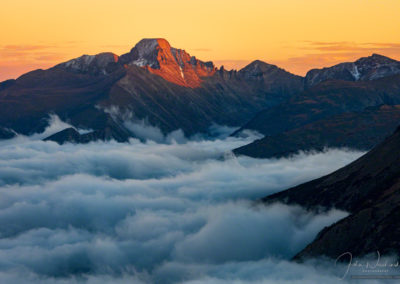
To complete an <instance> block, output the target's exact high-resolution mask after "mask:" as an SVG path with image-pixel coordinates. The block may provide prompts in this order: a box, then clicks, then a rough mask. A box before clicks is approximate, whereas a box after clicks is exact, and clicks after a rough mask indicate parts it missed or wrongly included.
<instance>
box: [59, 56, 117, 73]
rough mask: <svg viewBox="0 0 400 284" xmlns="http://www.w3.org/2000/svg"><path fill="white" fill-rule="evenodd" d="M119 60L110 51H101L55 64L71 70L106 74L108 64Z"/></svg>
mask: <svg viewBox="0 0 400 284" xmlns="http://www.w3.org/2000/svg"><path fill="white" fill-rule="evenodd" d="M118 61H119V57H118V55H116V54H114V53H111V52H103V53H99V54H96V55H86V54H85V55H82V56H80V57H78V58H75V59H72V60H69V61H67V62H64V63H61V64H59V65H57V66H56V68H63V69H67V70H70V71H72V72H79V73H90V74H94V75H99V74H103V75H106V74H108V73H109V72H108V71H109V70H110V69H111V68H109V67H110V65H112V64H114V63H117V62H118Z"/></svg>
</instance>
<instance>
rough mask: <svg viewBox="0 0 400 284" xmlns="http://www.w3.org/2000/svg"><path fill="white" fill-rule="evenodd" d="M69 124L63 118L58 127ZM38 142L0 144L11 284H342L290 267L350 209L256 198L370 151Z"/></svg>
mask: <svg viewBox="0 0 400 284" xmlns="http://www.w3.org/2000/svg"><path fill="white" fill-rule="evenodd" d="M57 125H58V126H57ZM60 125H61V127H64V126H66V125H62V122H60V121H58V120H57V119H56V118H55V117H53V119H52V123H51V125H50V126H49V127H48V129H47V131H49V129H53V130H54V129H56V128H57V129H58V128H60ZM222 132H224V131H222ZM225 132H226V131H225ZM39 138H40V137H39V136H35V137H29V138H24V139H22V138H21V137H17V138H15V139H12V140H8V141H3V142H2V143H1V145H0V194H1V196H2V198H1V199H0V282H2V283H3V282H4V283H179V282H192V281H193V282H192V283H196V281H197V283H204V282H207V283H208V282H209V283H212V282H215V283H224V282H226V283H228V282H229V283H234V282H235V281H236V282H237V283H249V282H258V283H262V282H266V283H268V281H269V282H271V283H276V282H279V281H281V282H282V283H290V281H291V280H293V277H294V276H293V275H298V276H296V277H297V278H296V279H299V283H300V280H303V281H306V282H307V281H309V280H311V279H317V280H318V281H319V280H321V281H323V280H327V281H328V280H329V281H331V282H332V283H334V282H333V281H334V280H333V279H336V280H337V277H336V276H335V275H334V273H330V272H329V273H328V272H326V269H325V268H323V269H322V268H321V269H322V270H321V271H317V270H316V269H315V268H313V266H309V265H307V264H303V265H299V264H293V263H290V262H288V261H287V260H288V259H290V258H291V257H292V256H293V255H294V254H296V253H297V252H298V251H299V250H301V249H302V248H303V247H304V246H306V245H307V244H308V243H309V242H311V241H312V239H313V238H314V237H315V236H316V234H317V233H318V232H319V231H320V230H321V229H322V228H323V227H325V226H328V225H330V224H331V223H333V222H335V221H337V220H339V219H341V218H343V217H345V216H346V213H345V212H342V211H338V210H332V211H329V212H327V213H325V214H321V215H314V214H312V213H310V212H307V211H305V210H303V209H301V208H299V207H293V206H286V205H282V204H274V205H271V206H268V207H265V206H259V205H256V204H255V203H254V202H253V201H254V200H257V199H258V198H260V197H262V196H265V195H267V194H270V193H274V192H277V191H279V190H282V189H284V188H286V187H289V186H293V185H295V184H298V183H300V182H303V181H306V180H309V179H312V178H315V177H318V176H321V175H323V174H326V173H329V172H331V171H332V170H334V169H336V168H339V167H341V166H343V165H345V164H347V163H348V162H350V161H352V160H354V159H355V158H357V157H359V156H360V155H361V153H359V152H351V151H343V150H334V149H331V150H328V151H327V152H324V153H313V154H311V155H306V154H304V153H303V154H299V155H297V156H294V157H292V158H289V159H271V160H262V159H253V158H248V157H239V158H236V157H234V156H233V155H231V154H230V150H231V149H232V148H235V147H238V146H240V145H244V144H247V143H249V142H250V141H252V139H254V137H251V136H246V137H240V138H234V137H225V138H217V139H214V140H205V139H196V140H186V141H185V142H182V143H181V144H179V143H174V142H171V143H168V144H166V143H164V142H163V143H157V142H154V141H147V142H141V141H140V140H137V139H131V141H130V143H125V144H121V143H116V142H113V141H110V142H96V143H89V144H86V145H75V144H65V145H58V144H56V143H54V142H50V141H49V142H43V141H40V140H37V139H39ZM329 281H328V282H326V283H329ZM303 283H304V282H303ZM309 283H310V282H309Z"/></svg>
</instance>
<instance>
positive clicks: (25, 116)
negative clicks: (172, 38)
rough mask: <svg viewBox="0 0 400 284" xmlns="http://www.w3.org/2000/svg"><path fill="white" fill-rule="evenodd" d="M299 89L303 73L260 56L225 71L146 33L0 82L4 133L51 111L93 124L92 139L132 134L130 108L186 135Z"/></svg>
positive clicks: (238, 119)
mask: <svg viewBox="0 0 400 284" xmlns="http://www.w3.org/2000/svg"><path fill="white" fill-rule="evenodd" d="M302 89H303V78H302V77H300V76H296V75H293V74H290V73H289V72H286V71H284V70H282V69H280V68H278V67H276V66H274V65H269V64H267V63H263V62H260V61H255V62H253V63H251V64H249V65H248V66H247V67H246V68H244V69H242V70H240V71H227V70H225V69H223V68H221V69H217V68H215V67H214V65H213V63H212V62H203V61H200V60H198V59H196V58H195V57H193V56H192V57H191V56H190V55H189V54H187V53H186V52H185V51H184V50H180V49H175V48H172V47H171V46H170V45H169V43H168V42H167V41H166V40H164V39H143V40H141V41H140V42H139V43H138V44H137V45H136V46H135V47H134V48H133V49H132V50H131V51H130V52H129V53H127V54H124V55H122V56H117V55H115V54H112V53H101V54H98V55H94V56H89V55H84V56H81V57H79V58H76V59H73V60H70V61H68V62H65V63H62V64H59V65H57V66H55V67H53V68H50V69H48V70H36V71H32V72H29V73H27V74H24V75H22V76H21V77H19V78H18V79H17V80H9V81H6V82H3V83H1V84H0V112H1V114H2V115H1V116H0V127H1V129H2V130H1V131H0V135H2V136H1V137H3V138H7V137H9V136H10V135H12V133H13V131H15V132H17V133H22V134H30V133H33V132H37V131H41V130H43V129H44V127H45V126H46V124H47V120H46V118H47V117H48V114H49V113H54V114H57V115H58V116H59V117H60V118H61V119H63V120H65V121H68V122H69V123H70V124H72V125H73V126H75V127H77V128H86V129H93V130H94V131H95V133H93V135H92V136H91V139H102V138H105V139H112V138H116V139H117V140H118V141H126V140H127V139H128V138H129V137H130V136H134V134H133V133H130V131H129V130H128V129H126V127H125V126H124V124H123V120H124V115H126V114H127V113H130V114H131V115H132V117H133V118H134V119H137V120H141V119H145V120H146V121H147V122H148V123H149V124H151V125H153V126H157V127H159V128H160V129H161V130H162V131H163V132H164V133H168V132H171V131H174V130H177V129H182V130H183V132H184V133H185V134H186V135H188V136H189V135H192V134H195V133H199V132H203V133H206V132H207V131H208V129H209V127H210V126H211V125H212V124H215V123H216V124H221V125H228V126H238V125H242V124H244V123H245V122H246V121H248V120H250V119H251V118H252V117H253V116H254V115H255V114H256V113H257V112H258V111H260V110H262V109H266V108H269V107H271V106H274V105H277V104H279V103H281V102H283V101H285V100H287V99H288V98H290V97H291V96H293V95H294V94H296V93H299V92H300V91H301V90H302ZM111 109H113V110H114V111H113V113H112V114H111V113H110V110H111ZM11 130H12V131H11ZM122 133H125V135H122V136H121V134H122ZM75 134H76V133H75ZM63 137H65V136H63ZM78 140H79V139H78ZM83 140H84V141H87V140H86V139H83Z"/></svg>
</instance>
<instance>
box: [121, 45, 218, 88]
mask: <svg viewBox="0 0 400 284" xmlns="http://www.w3.org/2000/svg"><path fill="white" fill-rule="evenodd" d="M121 60H122V63H124V64H132V65H136V66H139V67H143V68H146V69H147V70H148V71H150V72H151V73H153V74H156V75H158V76H160V77H162V78H164V79H165V80H167V81H169V82H172V83H174V84H177V85H180V86H185V87H190V88H197V87H199V86H200V84H201V82H202V77H208V76H212V75H214V73H215V72H216V70H217V69H216V67H215V66H214V64H213V63H212V62H203V61H200V60H198V59H196V57H194V56H190V55H189V54H188V53H187V52H186V51H184V50H182V49H177V48H173V47H171V46H170V44H169V42H168V41H166V40H165V39H143V40H141V41H140V42H139V43H138V44H136V46H135V47H134V48H133V49H132V50H131V52H130V53H128V54H125V55H122V56H121Z"/></svg>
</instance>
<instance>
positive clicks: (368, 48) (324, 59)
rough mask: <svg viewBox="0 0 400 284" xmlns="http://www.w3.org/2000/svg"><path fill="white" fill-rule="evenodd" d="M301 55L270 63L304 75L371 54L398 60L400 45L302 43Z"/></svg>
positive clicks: (346, 42) (337, 42)
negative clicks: (311, 70)
mask: <svg viewBox="0 0 400 284" xmlns="http://www.w3.org/2000/svg"><path fill="white" fill-rule="evenodd" d="M299 49H300V50H303V51H304V54H303V55H299V56H294V57H289V58H288V59H284V60H275V61H273V62H272V63H274V64H277V65H280V66H282V67H284V68H285V69H288V70H290V71H292V72H294V73H297V74H301V75H304V74H305V73H306V72H307V71H309V70H310V69H313V68H321V67H327V66H332V65H335V64H338V63H341V62H346V61H354V60H357V59H358V58H360V57H364V56H369V55H371V54H373V53H378V54H382V55H385V56H388V57H391V58H394V59H400V43H390V42H387V43H375V42H367V43H356V42H348V41H332V42H321V41H304V42H303V46H301V47H300V48H299Z"/></svg>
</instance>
